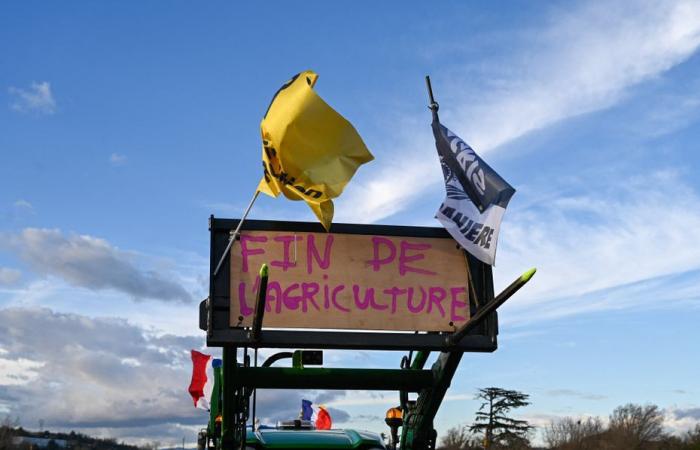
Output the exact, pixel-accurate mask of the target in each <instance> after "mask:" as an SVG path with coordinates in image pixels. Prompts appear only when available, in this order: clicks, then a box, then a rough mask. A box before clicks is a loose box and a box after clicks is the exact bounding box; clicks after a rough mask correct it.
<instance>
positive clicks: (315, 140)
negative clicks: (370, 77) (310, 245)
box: [258, 71, 374, 231]
mask: <svg viewBox="0 0 700 450" xmlns="http://www.w3.org/2000/svg"><path fill="white" fill-rule="evenodd" d="M317 78H318V75H316V74H315V73H314V72H312V71H306V72H302V73H300V74H297V75H295V76H294V77H293V78H292V79H291V80H289V81H287V82H286V83H285V84H284V85H283V86H282V87H281V88H280V90H279V91H277V94H275V96H274V98H273V99H272V102H271V103H270V106H269V107H268V109H267V113H266V114H265V117H264V118H263V120H262V122H261V123H260V132H261V133H262V140H263V152H262V159H263V168H264V174H263V178H262V180H260V184H259V185H258V190H259V191H260V192H264V193H265V194H267V195H270V196H272V197H277V196H278V195H279V194H280V193H283V194H284V196H285V197H287V198H288V199H291V200H304V201H305V202H306V203H307V204H308V205H309V207H311V210H312V211H313V212H314V214H316V217H318V220H319V221H320V222H321V224H323V227H324V228H325V229H326V231H328V229H329V228H330V226H331V221H332V219H333V201H332V200H331V199H333V198H335V197H337V196H339V195H340V194H341V193H342V192H343V189H344V188H345V185H346V184H348V182H349V181H350V179H351V178H352V176H353V175H354V174H355V171H356V170H357V168H358V167H360V165H362V164H364V163H366V162H369V161H371V160H373V159H374V157H373V156H372V154H371V153H370V152H369V150H368V149H367V147H366V146H365V143H364V142H362V138H361V137H360V135H359V134H358V133H357V131H356V130H355V128H354V127H353V126H352V124H351V123H350V122H348V121H347V120H345V118H344V117H343V116H341V115H340V114H338V113H337V112H336V111H335V110H334V109H333V108H331V107H330V106H328V104H327V103H326V102H324V101H323V99H322V98H321V97H319V96H318V95H317V94H316V92H314V90H313V86H314V84H315V83H316V79H317Z"/></svg>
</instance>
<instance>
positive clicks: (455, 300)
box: [230, 231, 469, 331]
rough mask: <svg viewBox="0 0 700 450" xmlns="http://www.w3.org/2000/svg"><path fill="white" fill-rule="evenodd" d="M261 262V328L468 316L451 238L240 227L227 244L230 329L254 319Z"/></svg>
mask: <svg viewBox="0 0 700 450" xmlns="http://www.w3.org/2000/svg"><path fill="white" fill-rule="evenodd" d="M262 263H267V264H268V266H269V268H270V275H269V282H268V288H267V303H266V312H265V316H264V321H263V326H264V327H265V328H317V329H356V330H397V331H398V330H404V331H405V330H415V331H453V330H454V329H455V328H456V327H458V326H459V325H460V324H462V323H464V322H465V321H466V320H468V318H469V300H468V288H467V268H466V262H465V259H464V255H463V254H462V252H461V251H460V250H458V249H457V247H456V245H455V242H454V241H453V240H452V239H444V238H419V237H396V236H377V235H358V234H341V233H304V232H272V231H245V232H243V233H242V235H241V239H240V241H237V242H236V243H234V245H233V247H232V248H231V317H230V320H231V322H230V324H231V326H232V327H244V326H245V327H247V326H250V325H251V324H252V317H253V309H254V306H255V293H256V291H257V286H258V283H259V277H258V271H259V269H260V266H261V264H262Z"/></svg>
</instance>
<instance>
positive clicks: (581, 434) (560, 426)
mask: <svg viewBox="0 0 700 450" xmlns="http://www.w3.org/2000/svg"><path fill="white" fill-rule="evenodd" d="M603 430H604V429H603V422H602V421H601V420H600V418H599V417H589V418H587V419H575V418H573V417H564V418H563V419H560V420H558V421H556V422H554V421H552V422H550V423H549V425H547V426H546V427H545V428H544V441H545V443H546V444H547V446H548V447H549V448H554V449H559V450H589V449H590V450H595V449H598V448H600V439H601V434H602V433H603Z"/></svg>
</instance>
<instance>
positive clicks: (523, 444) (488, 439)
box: [469, 387, 533, 449]
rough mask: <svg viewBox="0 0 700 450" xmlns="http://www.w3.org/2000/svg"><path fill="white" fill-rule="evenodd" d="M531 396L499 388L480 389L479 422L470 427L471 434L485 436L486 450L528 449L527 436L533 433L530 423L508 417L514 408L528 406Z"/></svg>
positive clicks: (477, 417) (476, 421)
mask: <svg viewBox="0 0 700 450" xmlns="http://www.w3.org/2000/svg"><path fill="white" fill-rule="evenodd" d="M529 397H530V396H529V395H528V394H524V393H522V392H519V391H511V390H507V389H501V388H496V387H490V388H484V389H479V393H478V394H477V398H480V399H482V400H483V403H482V404H481V407H480V408H479V411H478V412H477V413H476V420H475V421H474V424H473V425H472V426H471V427H470V428H469V431H471V432H472V433H484V447H486V448H487V449H488V448H512V449H515V448H528V447H529V441H528V439H527V435H528V433H529V432H530V430H532V428H533V427H531V426H530V425H529V424H528V423H527V421H525V420H518V419H513V418H511V417H508V415H507V414H508V413H509V412H510V410H511V409H514V408H520V407H522V406H527V405H529V404H530V402H529V401H528V400H527V399H528V398H529Z"/></svg>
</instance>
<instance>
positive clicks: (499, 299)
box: [445, 268, 537, 346]
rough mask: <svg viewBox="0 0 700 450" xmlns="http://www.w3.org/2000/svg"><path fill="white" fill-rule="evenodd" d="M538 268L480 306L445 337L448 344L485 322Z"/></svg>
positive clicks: (531, 270)
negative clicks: (469, 317)
mask: <svg viewBox="0 0 700 450" xmlns="http://www.w3.org/2000/svg"><path fill="white" fill-rule="evenodd" d="M536 271H537V269H534V268H533V269H530V270H528V271H527V272H525V273H524V274H522V275H521V276H520V277H519V278H518V279H517V280H515V281H513V282H512V283H511V284H510V285H509V286H508V287H507V288H505V289H504V290H503V291H502V292H501V293H500V294H498V295H497V296H496V298H494V299H493V301H491V302H489V303H488V304H486V305H484V306H482V307H481V308H479V311H477V313H476V314H475V315H474V316H473V317H472V318H471V319H469V321H468V322H467V323H465V324H464V325H462V326H461V327H460V328H459V329H458V330H457V331H455V332H454V333H452V334H450V335H448V336H447V338H445V344H446V345H447V346H452V345H454V344H456V343H457V342H459V340H460V339H462V338H463V337H464V336H466V334H467V333H469V332H470V331H471V330H473V329H474V328H476V327H478V326H479V325H480V324H481V322H483V321H484V320H485V319H486V318H487V317H488V315H489V314H491V313H492V312H494V311H495V310H496V309H497V308H498V307H499V306H501V305H502V304H504V303H505V302H506V300H508V299H509V298H510V297H511V296H512V295H513V294H515V293H516V292H518V290H519V289H520V288H521V287H523V286H525V284H526V283H527V282H528V281H530V279H531V278H532V276H533V275H534V274H535V272H536Z"/></svg>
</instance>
